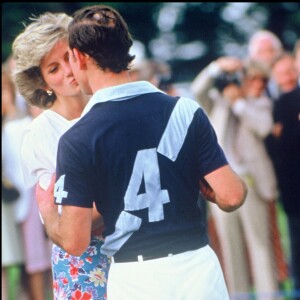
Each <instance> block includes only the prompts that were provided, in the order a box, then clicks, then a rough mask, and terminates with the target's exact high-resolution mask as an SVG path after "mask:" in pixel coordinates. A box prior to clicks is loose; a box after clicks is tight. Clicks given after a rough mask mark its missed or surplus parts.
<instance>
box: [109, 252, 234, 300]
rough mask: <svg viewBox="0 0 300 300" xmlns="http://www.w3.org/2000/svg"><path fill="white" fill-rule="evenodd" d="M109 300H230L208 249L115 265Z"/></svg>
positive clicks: (112, 267)
mask: <svg viewBox="0 0 300 300" xmlns="http://www.w3.org/2000/svg"><path fill="white" fill-rule="evenodd" d="M107 299H108V300H123V299H124V300H127V299H128V300H129V299H130V300H141V299H143V300H154V299H155V300H208V299H209V300H228V299H229V296H228V292H227V288H226V285H225V281H224V277H223V273H222V270H221V266H220V263H219V260H218V258H217V256H216V255H215V253H214V251H213V250H212V249H211V248H210V247H209V246H205V247H203V248H201V249H198V250H194V251H187V252H184V253H181V254H176V255H173V256H170V257H164V258H159V259H153V260H147V261H138V262H129V263H112V264H111V267H110V270H109V278H108V285H107Z"/></svg>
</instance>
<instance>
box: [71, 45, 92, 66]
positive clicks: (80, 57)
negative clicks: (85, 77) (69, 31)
mask: <svg viewBox="0 0 300 300" xmlns="http://www.w3.org/2000/svg"><path fill="white" fill-rule="evenodd" d="M73 54H74V56H75V60H76V61H77V62H79V67H80V69H85V68H86V62H87V60H88V57H89V56H88V55H87V54H85V53H83V52H81V51H79V50H78V49H76V48H74V49H73Z"/></svg>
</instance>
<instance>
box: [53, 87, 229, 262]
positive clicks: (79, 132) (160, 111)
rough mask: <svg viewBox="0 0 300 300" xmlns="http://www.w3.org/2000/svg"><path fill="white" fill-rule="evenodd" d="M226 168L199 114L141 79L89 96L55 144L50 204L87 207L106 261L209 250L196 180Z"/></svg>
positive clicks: (184, 100)
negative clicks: (99, 226)
mask: <svg viewBox="0 0 300 300" xmlns="http://www.w3.org/2000/svg"><path fill="white" fill-rule="evenodd" d="M226 164H227V160H226V158H225V156H224V153H223V151H222V149H221V148H220V146H219V145H218V142H217V138H216V134H215V132H214V130H213V128H212V126H211V124H210V122H209V120H208V118H207V116H206V114H205V113H204V111H203V109H202V108H201V107H200V106H199V105H198V103H197V102H195V101H193V100H191V99H188V98H184V97H181V98H178V97H177V98H174V97H171V96H169V95H166V94H165V93H163V92H161V91H160V90H158V89H157V88H155V87H154V86H153V85H152V84H150V83H148V82H145V81H141V82H134V83H129V84H124V85H119V86H116V87H111V88H106V89H103V90H100V91H98V92H96V93H95V94H94V95H93V97H92V98H91V99H90V101H89V103H88V105H87V107H86V108H85V110H84V112H83V116H82V117H81V119H80V120H79V121H78V122H77V123H76V124H75V125H74V126H73V127H71V128H70V129H69V130H68V131H67V132H66V133H65V134H64V135H63V136H62V137H61V139H60V141H59V146H58V154H57V178H58V180H57V182H56V186H55V202H56V203H57V204H61V205H73V206H78V207H87V208H91V207H92V206H93V202H95V204H96V207H97V209H98V211H99V212H100V213H101V214H102V216H103V218H104V223H105V231H104V234H103V235H104V237H105V243H104V245H103V246H102V252H103V253H104V254H107V255H116V256H120V257H121V256H122V255H125V256H126V255H128V254H132V255H141V254H142V255H144V256H147V255H149V256H151V255H152V254H153V253H165V252H166V253H170V252H173V253H174V252H175V253H180V252H184V251H187V250H194V249H198V248H200V247H203V246H205V245H207V244H208V238H207V235H206V230H205V226H204V222H203V220H202V216H201V211H200V209H199V207H198V206H197V200H198V196H199V178H201V177H203V176H205V175H206V174H209V173H210V172H212V171H214V170H216V169H218V168H220V167H222V166H224V165H226Z"/></svg>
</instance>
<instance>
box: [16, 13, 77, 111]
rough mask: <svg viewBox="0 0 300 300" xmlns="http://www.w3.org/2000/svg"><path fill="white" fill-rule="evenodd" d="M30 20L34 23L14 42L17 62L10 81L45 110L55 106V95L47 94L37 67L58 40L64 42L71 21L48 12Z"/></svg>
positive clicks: (64, 16) (28, 98)
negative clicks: (12, 79)
mask: <svg viewBox="0 0 300 300" xmlns="http://www.w3.org/2000/svg"><path fill="white" fill-rule="evenodd" d="M30 20H31V21H33V22H32V23H31V24H29V25H28V26H26V27H25V29H24V31H23V32H22V33H21V34H19V35H18V36H17V37H16V39H15V40H14V42H13V57H14V59H15V62H16V66H15V70H14V73H13V78H14V82H15V84H16V87H17V89H18V91H19V92H20V94H21V95H22V96H23V97H24V98H25V99H26V101H27V102H28V103H29V104H30V105H35V106H38V107H41V108H47V107H50V106H51V105H52V104H53V103H54V101H55V100H56V95H55V93H53V94H52V95H51V96H49V95H48V94H47V93H46V91H45V87H46V83H45V81H44V79H43V76H42V73H41V70H40V64H41V61H42V59H43V58H44V57H45V55H46V54H48V53H49V52H50V51H51V50H52V48H53V47H54V46H55V44H56V43H57V42H58V41H59V40H62V39H66V40H67V38H68V26H69V24H70V22H71V21H72V18H71V17H70V16H68V15H66V14H65V13H49V12H47V13H44V14H42V15H40V16H39V17H34V18H30Z"/></svg>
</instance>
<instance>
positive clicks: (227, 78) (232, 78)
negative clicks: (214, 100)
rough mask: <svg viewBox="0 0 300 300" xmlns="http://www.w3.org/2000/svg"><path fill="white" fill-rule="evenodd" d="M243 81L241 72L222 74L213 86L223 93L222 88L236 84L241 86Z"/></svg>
mask: <svg viewBox="0 0 300 300" xmlns="http://www.w3.org/2000/svg"><path fill="white" fill-rule="evenodd" d="M242 80H243V74H242V72H223V73H221V74H220V75H219V76H218V77H216V78H215V81H214V86H215V87H216V88H217V89H218V90H219V91H220V92H223V90H224V88H225V87H226V86H228V85H229V84H236V85H237V86H241V84H242Z"/></svg>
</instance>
